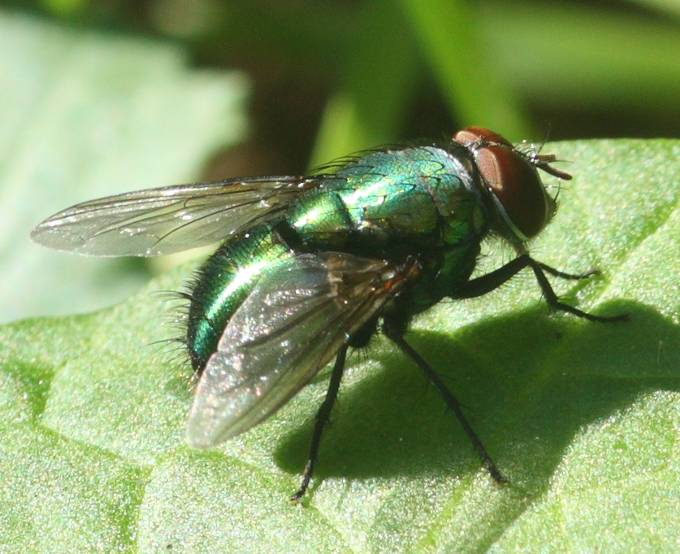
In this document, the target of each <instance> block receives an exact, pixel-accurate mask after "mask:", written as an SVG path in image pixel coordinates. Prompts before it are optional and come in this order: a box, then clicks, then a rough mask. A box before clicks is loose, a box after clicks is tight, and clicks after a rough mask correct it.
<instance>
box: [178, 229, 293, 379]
mask: <svg viewBox="0 0 680 554" xmlns="http://www.w3.org/2000/svg"><path fill="white" fill-rule="evenodd" d="M289 252H290V251H289V249H288V248H287V247H286V246H285V245H283V244H281V243H280V242H278V241H277V238H276V235H275V234H274V233H273V232H272V230H271V228H270V227H269V226H268V225H258V226H257V227H254V228H253V229H250V230H249V231H248V232H247V233H244V234H241V235H234V237H232V238H231V239H229V240H228V241H227V242H225V243H224V244H223V245H222V246H221V247H220V248H219V249H218V250H217V252H215V253H214V254H213V255H212V256H211V257H210V258H209V259H208V260H207V261H206V263H205V264H204V265H203V266H202V267H201V269H200V271H199V273H198V275H197V276H196V279H195V281H194V287H193V291H192V294H191V296H192V300H191V305H190V306H189V321H188V327H187V340H188V347H189V355H190V357H191V362H192V365H193V367H194V369H197V370H200V369H202V368H203V367H204V366H205V364H206V362H207V361H208V358H209V357H210V356H211V355H212V354H213V353H214V352H215V351H216V350H217V345H218V343H219V340H220V337H221V335H222V332H223V331H224V328H225V327H226V325H227V323H228V322H229V319H230V318H231V316H232V314H233V313H234V311H235V310H236V308H238V306H239V305H240V304H241V303H242V302H243V301H244V300H245V298H246V296H247V295H248V293H249V292H250V290H251V289H252V287H253V286H254V284H255V282H256V281H257V279H258V278H259V277H260V275H262V273H263V272H265V271H268V270H271V269H272V268H274V267H275V266H276V264H277V262H278V261H279V260H281V259H282V258H283V257H285V256H288V255H290V254H289Z"/></svg>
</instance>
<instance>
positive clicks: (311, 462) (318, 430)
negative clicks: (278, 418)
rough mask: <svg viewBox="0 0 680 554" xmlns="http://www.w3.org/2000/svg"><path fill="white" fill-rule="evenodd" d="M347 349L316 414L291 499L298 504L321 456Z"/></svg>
mask: <svg viewBox="0 0 680 554" xmlns="http://www.w3.org/2000/svg"><path fill="white" fill-rule="evenodd" d="M347 347H348V345H347V344H344V345H343V346H342V347H341V348H340V350H339V351H338V355H337V357H336V358H335V366H334V367H333V373H332V375H331V382H330V384H329V385H328V391H326V398H324V401H323V403H322V404H321V406H320V407H319V411H318V412H317V413H316V419H315V423H314V432H313V434H312V442H311V444H310V446H309V456H308V458H307V463H306V464H305V471H304V473H303V474H302V483H300V488H299V489H298V490H297V492H296V493H295V494H294V495H293V496H291V497H290V499H291V500H293V501H294V502H297V501H298V500H300V499H301V498H302V497H303V496H304V494H305V492H307V488H308V487H309V482H310V481H311V479H312V473H314V466H315V464H316V461H317V458H318V456H319V444H320V443H321V435H322V434H323V430H324V427H325V426H326V423H328V417H329V416H330V413H331V410H332V409H333V404H335V399H336V398H337V397H338V390H339V389H340V381H341V380H342V373H343V371H344V370H345V359H346V357H347Z"/></svg>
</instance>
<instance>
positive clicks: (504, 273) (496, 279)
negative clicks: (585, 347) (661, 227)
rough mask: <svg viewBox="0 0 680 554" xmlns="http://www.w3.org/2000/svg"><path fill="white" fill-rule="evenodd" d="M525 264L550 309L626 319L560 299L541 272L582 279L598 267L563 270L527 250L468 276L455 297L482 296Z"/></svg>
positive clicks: (595, 318) (588, 316) (604, 318)
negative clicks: (575, 271)
mask: <svg viewBox="0 0 680 554" xmlns="http://www.w3.org/2000/svg"><path fill="white" fill-rule="evenodd" d="M526 267H530V268H531V269H532V271H533V272H534V276H535V277H536V281H538V286H539V287H541V291H542V292H543V296H545V300H546V302H547V303H548V305H549V306H550V307H551V308H553V309H554V310H560V311H563V312H568V313H570V314H573V315H575V316H577V317H582V318H584V319H587V320H589V321H599V322H612V321H626V320H627V319H628V314H621V315H615V316H602V315H594V314H589V313H588V312H584V311H583V310H579V309H578V308H574V307H573V306H570V305H569V304H565V303H563V302H560V300H559V298H558V297H557V295H556V294H555V291H554V290H553V288H552V286H551V285H550V281H548V278H547V277H546V276H545V274H546V273H549V274H550V275H554V276H555V277H561V278H562V279H585V278H587V277H590V276H591V275H596V274H597V273H598V271H589V272H587V273H581V274H572V273H564V272H562V271H558V270H557V269H554V268H552V267H550V266H549V265H546V264H544V263H541V262H539V261H536V260H534V259H533V258H532V257H531V256H529V254H522V255H521V256H518V257H517V258H515V259H514V260H512V261H511V262H508V263H507V264H505V265H504V266H502V267H499V268H498V269H496V270H495V271H492V272H491V273H487V274H486V275H482V276H481V277H477V278H476V279H471V280H470V281H468V282H467V283H465V284H464V285H463V286H462V287H460V288H459V289H458V290H457V291H456V294H455V298H474V297H476V296H482V295H483V294H486V293H487V292H491V291H492V290H494V289H497V288H498V287H500V286H501V285H502V284H503V283H505V282H507V281H508V280H510V279H511V278H512V277H514V276H515V275H516V274H517V273H519V272H520V271H521V270H523V269H524V268H526Z"/></svg>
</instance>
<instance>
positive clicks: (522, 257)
mask: <svg viewBox="0 0 680 554" xmlns="http://www.w3.org/2000/svg"><path fill="white" fill-rule="evenodd" d="M554 161H555V158H554V156H551V155H545V154H541V153H539V152H535V151H531V150H530V151H528V152H527V151H525V150H522V149H518V148H516V147H514V146H513V145H512V144H511V143H510V142H509V141H507V140H506V139H505V138H503V137H502V136H501V135H499V134H497V133H495V132H493V131H490V130H488V129H484V128H481V127H468V128H466V129H463V130H461V131H459V132H457V133H456V134H455V135H454V136H453V138H452V139H451V140H450V141H448V142H447V143H445V144H439V145H424V146H406V147H402V148H392V149H376V150H372V151H368V152H364V153H362V154H360V155H358V156H355V157H351V158H347V159H345V160H343V162H342V163H341V164H337V165H330V166H327V167H326V168H325V169H324V172H323V173H320V174H316V175H311V176H281V177H248V178H236V179H227V180H224V181H220V182H212V183H196V184H190V185H179V186H171V187H162V188H155V189H148V190H142V191H137V192H130V193H125V194H120V195H117V196H110V197H107V198H102V199H98V200H92V201H89V202H84V203H82V204H78V205H76V206H73V207H71V208H68V209H66V210H63V211H61V212H59V213H57V214H55V215H53V216H52V217H50V218H48V219H47V220H45V221H44V222H42V223H41V224H40V225H38V226H37V227H36V228H35V229H34V231H33V234H32V237H33V239H34V240H36V241H37V242H39V243H41V244H44V245H46V246H49V247H51V248H55V249H58V250H68V251H72V252H77V253H80V254H88V255H96V256H157V255H161V254H169V253H172V252H178V251H181V250H185V249H188V248H194V247H197V246H202V245H208V244H213V243H217V242H220V241H222V244H221V246H220V247H219V248H218V249H217V251H216V252H215V253H214V254H213V255H212V256H211V257H210V258H208V260H207V261H206V262H205V263H204V264H203V265H202V267H201V268H200V269H199V270H198V272H197V275H196V276H195V278H194V280H193V281H192V282H191V283H190V292H189V293H188V294H187V295H186V296H187V297H188V299H189V313H188V319H187V325H186V335H185V337H184V342H185V344H186V350H187V353H188V357H189V358H190V360H191V363H192V366H193V368H194V369H195V370H196V372H197V373H198V374H199V375H200V377H199V380H198V385H197V387H196V393H195V396H194V400H193V405H192V407H191V412H190V415H189V419H188V423H187V432H186V435H187V440H188V442H189V444H191V445H192V446H194V447H197V448H208V447H212V446H215V445H217V444H219V443H221V442H223V441H225V440H227V439H229V438H231V437H234V436H235V435H238V434H240V433H243V432H245V431H247V430H248V429H250V428H251V427H253V426H254V425H257V424H258V423H260V422H261V421H263V420H264V419H266V418H268V417H269V416H270V415H272V414H273V413H274V412H275V411H276V410H278V409H279V408H280V407H281V406H282V405H284V404H285V403H286V402H287V401H288V400H289V399H290V398H291V397H292V396H293V395H295V394H296V393H297V392H298V391H299V390H300V389H301V388H302V387H303V386H304V385H306V384H307V383H308V382H309V381H310V380H311V379H312V378H313V377H314V375H315V374H316V373H317V372H318V371H319V370H320V369H321V368H322V367H324V365H326V364H327V363H328V362H330V361H331V360H332V359H333V358H335V365H334V368H333V372H332V374H331V379H330V384H329V387H328V391H327V393H326V397H325V399H324V401H323V403H322V404H321V407H320V408H319V410H318V412H317V415H316V420H315V425H314V430H313V434H312V440H311V446H310V450H309V456H308V461H307V464H306V466H305V469H304V474H303V477H302V482H301V485H300V488H299V489H298V490H297V492H295V494H294V495H293V496H292V498H293V499H294V500H298V499H300V498H301V497H302V496H303V495H304V494H305V492H306V490H307V488H308V486H309V483H310V480H311V477H312V473H313V471H314V466H315V464H316V461H317V458H318V451H319V444H320V441H321V435H322V433H323V429H324V427H325V425H326V423H327V421H328V417H329V414H330V412H331V409H332V407H333V404H334V402H335V399H336V396H337V394H338V390H339V387H340V381H341V379H342V374H343V371H344V369H345V361H346V355H347V350H348V348H350V347H352V348H361V347H364V346H366V345H367V344H368V342H369V340H370V338H371V337H372V336H373V335H374V334H375V333H376V332H377V331H378V330H382V332H383V333H384V334H385V335H386V336H387V337H388V338H389V339H390V340H391V341H393V342H394V343H395V344H396V346H397V347H398V348H399V349H400V350H401V351H402V352H403V353H404V354H405V355H406V356H408V357H409V358H410V359H411V360H412V361H413V362H414V363H415V364H416V365H417V366H418V367H419V368H420V369H421V370H422V371H423V372H424V374H425V376H426V377H427V379H429V380H430V381H431V382H432V383H433V384H434V385H435V387H436V388H437V390H438V391H439V392H440V393H441V395H442V397H443V399H444V401H445V402H446V404H447V405H448V407H449V408H450V409H451V411H452V412H453V413H454V414H455V416H456V418H457V419H458V421H459V422H460V424H461V425H462V427H463V429H464V430H465V433H466V434H467V435H468V437H469V439H470V441H471V442H472V444H473V446H474V448H475V450H476V451H477V453H478V454H479V457H480V459H481V461H482V464H483V465H484V466H485V467H486V469H487V470H488V471H489V473H490V474H491V476H492V477H493V478H494V479H495V480H496V481H497V482H504V481H505V480H506V479H505V477H504V476H503V474H502V473H501V471H500V470H499V469H498V467H497V466H496V464H495V463H494V461H493V460H492V458H491V456H490V455H489V453H488V452H487V449H486V448H485V447H484V444H483V443H482V441H481V440H480V438H479V437H478V436H477V434H476V433H475V431H474V430H473V429H472V427H471V426H470V424H469V423H468V421H467V419H466V417H465V414H464V413H463V410H462V409H461V406H460V403H459V402H458V400H457V399H456V397H455V396H454V395H453V393H452V392H451V391H450V390H449V389H448V388H447V387H446V385H445V384H444V382H443V381H442V379H441V377H440V376H439V375H438V373H437V372H436V371H435V370H434V369H433V368H432V367H431V366H430V365H429V364H428V363H427V361H426V360H425V358H423V357H422V356H421V355H420V354H419V353H418V352H416V351H415V350H414V349H413V348H412V347H411V345H410V344H409V343H408V342H407V341H406V339H405V338H404V335H405V333H406V330H407V329H408V325H409V322H410V321H411V319H412V318H413V317H414V316H415V315H416V314H418V313H420V312H422V311H424V310H427V309H429V308H430V307H432V306H434V305H435V304H437V303H438V302H439V301H440V300H442V299H444V298H453V299H457V298H472V297H476V296H482V295H484V294H486V293H488V292H490V291H492V290H494V289H496V288H498V287H499V286H501V285H502V284H503V283H505V282H506V281H508V280H509V279H511V278H512V277H513V276H514V275H515V274H517V273H518V272H519V271H521V270H523V269H525V268H529V269H531V271H532V272H533V274H534V276H535V277H536V280H537V283H538V286H539V288H540V289H541V291H542V292H543V296H544V298H545V299H546V301H547V303H548V305H549V306H550V307H551V308H553V309H555V310H560V311H564V312H569V313H571V314H573V315H575V316H577V317H581V318H584V319H588V320H590V321H598V322H609V321H621V320H624V319H626V316H625V315H618V316H609V317H608V316H600V315H594V314H590V313H587V312H584V311H582V310H580V309H578V308H575V307H573V306H570V305H568V304H565V303H562V302H560V300H559V299H558V297H557V295H556V294H555V292H554V291H553V289H552V286H551V285H550V282H549V281H548V278H547V275H551V276H553V277H559V278H563V279H584V278H587V277H589V276H591V275H593V274H594V273H596V272H594V271H591V272H587V273H583V274H570V273H564V272H562V271H558V270H557V269H554V268H552V267H550V266H549V265H546V264H544V263H542V262H540V261H538V260H536V259H534V258H532V257H531V256H530V254H529V252H528V249H527V244H528V242H529V241H530V239H532V238H533V237H535V236H536V235H538V234H539V233H540V232H541V230H542V229H543V228H544V227H545V226H546V225H547V224H548V222H549V221H550V220H551V218H552V217H553V215H554V213H555V208H556V205H555V201H554V199H553V198H551V197H550V196H549V195H548V194H547V192H546V189H545V187H544V185H543V183H542V182H541V179H540V176H539V173H538V170H542V171H545V172H547V173H549V174H551V175H553V176H555V177H558V178H560V179H570V178H571V176H570V175H569V174H567V173H565V172H563V171H560V170H558V169H556V168H555V167H553V166H552V165H551V163H552V162H554ZM490 233H494V234H496V235H499V236H501V237H502V238H503V239H504V240H506V241H507V242H508V243H509V244H510V245H511V246H512V247H513V248H514V249H515V251H516V252H517V257H516V258H515V259H514V260H512V261H510V262H509V263H507V264H505V265H503V266H502V267H500V268H498V269H496V270H495V271H492V272H490V273H488V274H486V275H483V276H480V277H475V278H471V275H472V272H473V270H474V268H475V264H476V262H477V259H478V257H479V254H480V245H481V243H482V241H483V240H484V239H485V238H486V237H487V236H488V235H489V234H490Z"/></svg>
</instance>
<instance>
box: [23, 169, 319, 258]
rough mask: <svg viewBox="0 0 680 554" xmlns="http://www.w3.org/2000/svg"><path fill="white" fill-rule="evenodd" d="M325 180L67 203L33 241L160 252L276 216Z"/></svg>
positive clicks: (86, 249)
mask: <svg viewBox="0 0 680 554" xmlns="http://www.w3.org/2000/svg"><path fill="white" fill-rule="evenodd" d="M321 179H323V177H321V176H319V177H314V178H305V177H255V178H247V179H234V180H228V181H220V182H215V183H196V184H192V185H176V186H170V187H160V188H153V189H147V190H140V191H136V192H128V193H125V194H119V195H116V196H108V197H106V198H100V199H97V200H91V201H89V202H83V203H82V204H77V205H75V206H73V207H71V208H67V209H66V210H63V211H61V212H59V213H57V214H55V215H53V216H52V217H50V218H48V219H46V220H45V221H43V222H42V223H40V224H39V225H38V226H37V227H36V228H35V229H34V230H33V233H32V234H31V236H32V238H33V240H35V241H36V242H38V243H40V244H43V245H45V246H49V247H50V248H55V249H57V250H69V251H72V252H77V253H79V254H88V255H93V256H157V255H160V254H170V253H172V252H178V251H180V250H186V249H188V248H194V247H197V246H204V245H207V244H212V243H215V242H218V241H220V240H223V239H224V238H226V237H227V236H228V235H230V234H231V233H234V232H235V231H237V230H238V229H241V228H243V227H246V226H250V225H253V224H255V223H258V222H260V221H264V220H266V219H269V218H272V217H274V216H275V215H276V214H277V213H278V212H280V211H281V210H283V209H285V208H286V206H287V205H288V204H290V202H291V201H292V200H294V199H295V198H296V197H297V196H298V195H299V194H300V193H301V192H303V191H305V190H308V189H310V188H314V187H316V186H318V185H319V183H320V182H321Z"/></svg>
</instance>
